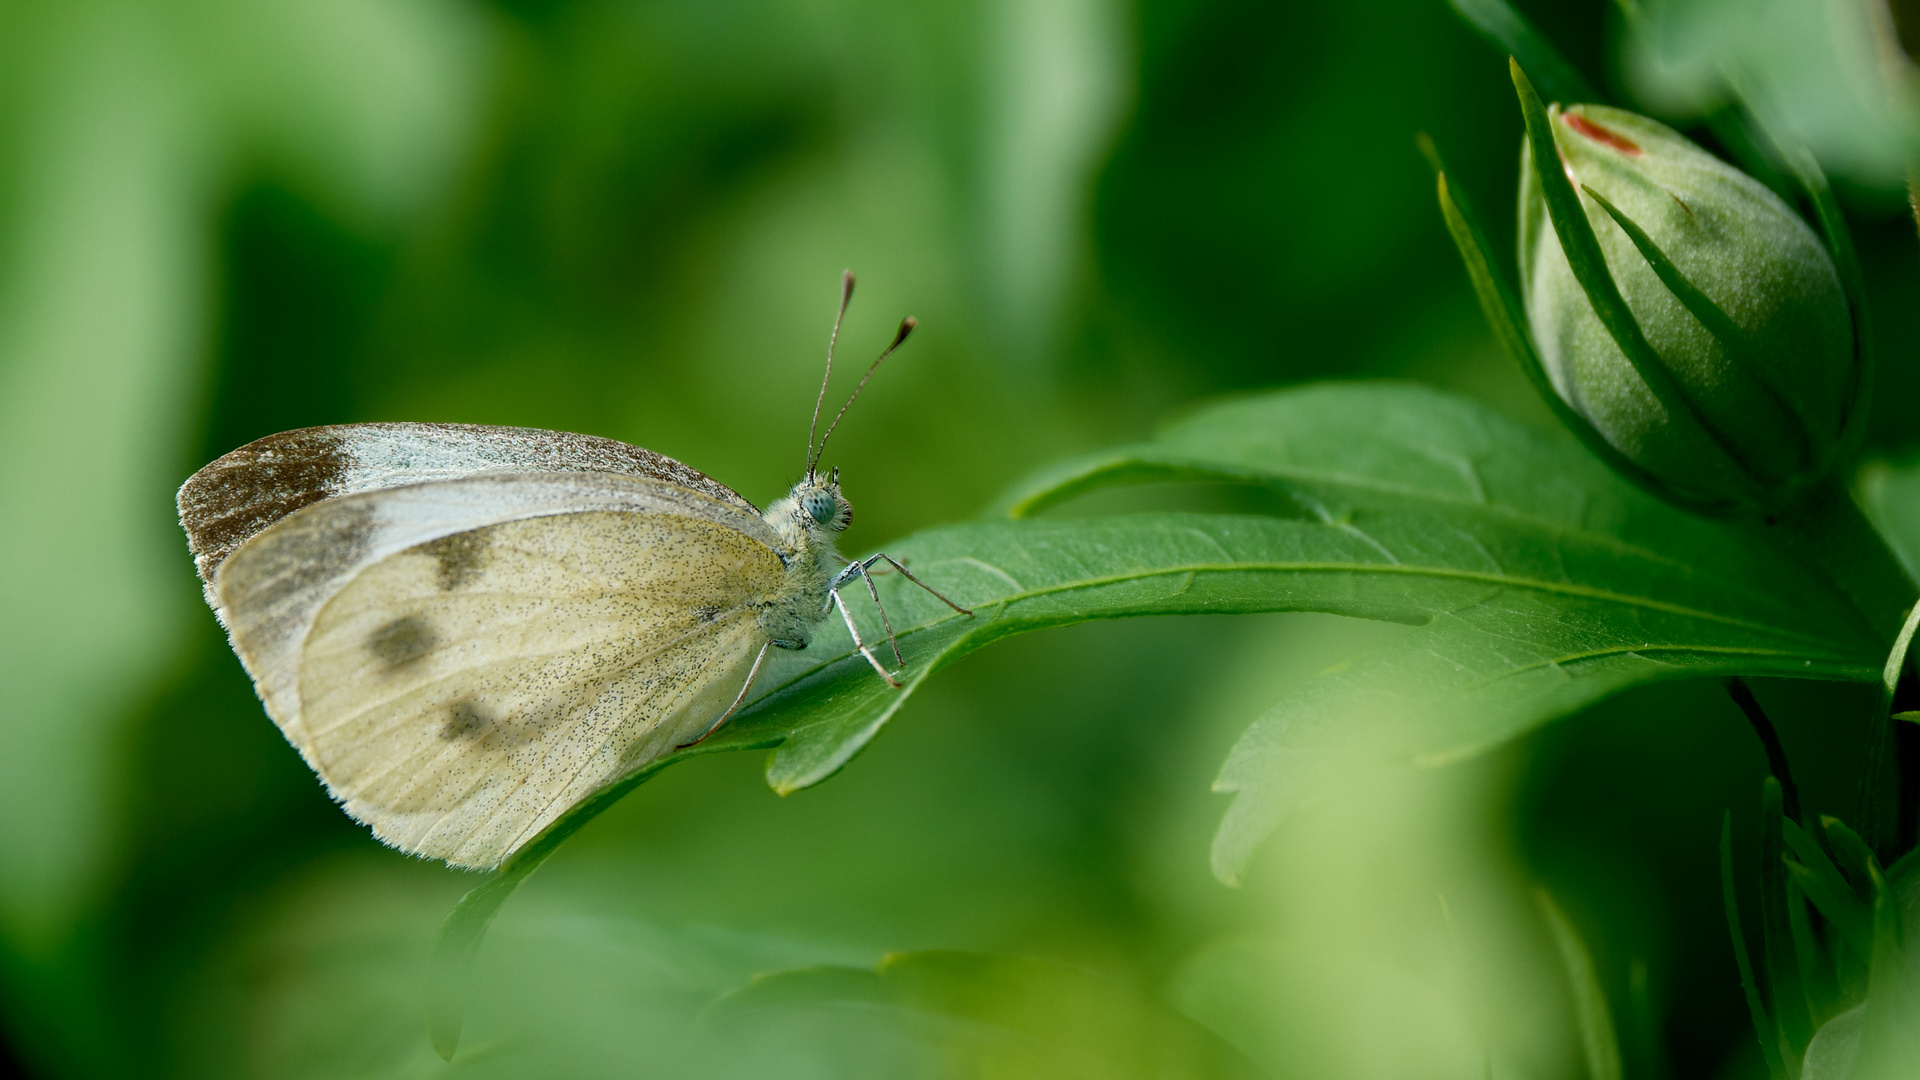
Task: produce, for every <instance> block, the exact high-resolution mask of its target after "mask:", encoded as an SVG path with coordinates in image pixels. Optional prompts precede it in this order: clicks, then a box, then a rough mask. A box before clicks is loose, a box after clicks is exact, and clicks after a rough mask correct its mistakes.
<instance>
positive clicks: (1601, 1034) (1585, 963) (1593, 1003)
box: [1534, 889, 1621, 1080]
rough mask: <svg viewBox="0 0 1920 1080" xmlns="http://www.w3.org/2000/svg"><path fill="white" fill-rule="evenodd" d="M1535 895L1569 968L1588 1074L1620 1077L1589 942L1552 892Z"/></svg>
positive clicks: (1616, 1044)
mask: <svg viewBox="0 0 1920 1080" xmlns="http://www.w3.org/2000/svg"><path fill="white" fill-rule="evenodd" d="M1534 897H1535V899H1536V900H1537V901H1538V902H1539V904H1540V912H1541V914H1543V915H1545V916H1546V920H1547V928H1548V929H1549V930H1551V931H1552V932H1553V942H1554V945H1555V946H1557V947H1558V948H1559V950H1560V964H1561V966H1562V967H1564V968H1565V969H1566V972H1567V983H1568V986H1569V989H1570V990H1571V991H1572V992H1573V1013H1574V1020H1575V1023H1576V1026H1577V1027H1578V1028H1579V1030H1580V1045H1581V1048H1582V1049H1584V1050H1585V1051H1586V1057H1587V1076H1588V1077H1589V1078H1590V1080H1620V1076H1621V1072H1620V1040H1619V1038H1618V1037H1617V1036H1616V1035H1615V1034H1614V1030H1613V1013H1612V1012H1611V1011H1610V1010H1609V1009H1608V1008H1607V992H1606V990H1605V989H1604V988H1602V987H1601V985H1600V976H1599V975H1598V974H1597V973H1595V971H1594V970H1593V956H1592V954H1590V953H1589V952H1587V944H1586V942H1584V941H1582V940H1581V939H1580V931H1578V930H1576V929H1574V926H1573V921H1572V920H1571V919H1568V918H1567V913H1566V912H1564V911H1562V910H1560V905H1559V904H1557V903H1555V902H1554V900H1553V897H1552V895H1550V894H1549V893H1548V892H1547V891H1546V890H1545V889H1540V890H1537V891H1536V892H1535V894H1534Z"/></svg>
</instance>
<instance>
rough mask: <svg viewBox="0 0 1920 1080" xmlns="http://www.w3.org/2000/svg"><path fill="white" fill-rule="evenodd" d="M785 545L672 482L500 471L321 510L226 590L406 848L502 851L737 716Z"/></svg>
mask: <svg viewBox="0 0 1920 1080" xmlns="http://www.w3.org/2000/svg"><path fill="white" fill-rule="evenodd" d="M777 544H778V541H777V538H775V537H774V536H773V534H772V533H771V531H770V530H769V529H768V528H767V526H766V525H765V523H764V522H763V521H762V520H761V519H760V518H758V517H756V516H753V515H751V514H749V513H745V512H742V511H741V510H739V509H738V508H736V507H735V506H733V505H732V504H731V503H730V502H723V501H720V500H717V499H714V498H710V497H708V496H706V495H704V494H702V493H699V492H696V491H690V490H688V489H686V488H683V487H679V486H677V485H674V484H671V483H666V482H663V481H659V480H653V479H642V478H629V477H620V476H606V475H592V474H556V475H546V476H540V475H535V476H481V477H473V478H468V479H464V480H451V481H442V482H437V483H429V484H421V485H415V486H411V487H404V488H394V489H388V490H382V491H374V492H369V493H365V494H360V495H354V496H347V497H342V498H337V499H329V500H326V501H323V502H320V503H315V504H312V505H309V506H307V507H305V508H303V509H301V510H298V511H296V512H294V513H292V514H290V515H288V516H287V517H286V518H285V519H284V520H282V521H280V522H278V523H276V524H274V525H273V526H270V527H269V528H267V529H266V530H264V531H262V532H261V533H259V534H258V535H256V536H254V537H253V538H252V539H250V540H248V541H246V542H245V543H244V544H242V545H241V546H240V547H239V548H237V549H236V550H235V551H234V552H233V554H232V555H230V556H229V557H228V558H227V560H226V561H225V562H223V563H222V565H221V566H220V567H219V569H218V572H217V574H216V577H215V581H214V586H215V587H214V589H213V590H212V591H214V592H215V593H216V594H217V596H218V598H219V602H220V606H221V610H222V614H223V616H224V617H225V618H226V620H227V622H228V626H229V629H230V631H231V633H232V636H233V640H234V645H235V649H236V651H238V652H239V654H240V656H241V658H242V660H243V661H245V662H246V665H247V668H248V670H249V672H250V673H251V674H253V676H254V679H255V682H256V685H257V686H258V687H259V689H260V691H261V696H262V698H263V699H264V700H266V702H267V705H268V710H269V712H270V713H272V715H273V717H274V719H275V721H276V722H278V723H279V724H280V726H281V728H282V730H283V731H285V732H286V734H287V737H288V739H289V740H290V741H292V742H293V743H294V745H295V746H296V747H298V748H299V749H300V751H301V753H302V755H303V756H305V757H306V759H307V760H308V762H309V763H310V764H312V765H313V767H314V768H315V770H316V771H318V772H319V773H320V775H321V777H322V778H323V779H324V780H325V781H326V783H327V785H328V787H329V789H330V790H331V791H332V792H333V794H334V795H335V797H336V798H338V799H340V800H341V801H342V802H343V803H344V804H345V806H346V808H347V809H348V811H349V812H351V813H352V814H353V815H354V816H355V817H357V818H359V819H360V820H362V821H365V822H367V823H368V824H370V825H371V826H373V829H374V831H375V833H376V834H378V835H379V836H380V837H381V838H382V839H384V840H386V841H387V842H389V843H391V844H394V845H395V846H396V847H400V848H402V849H404V850H407V851H411V852H415V853H417V854H422V855H428V856H431V857H435V858H444V859H446V860H448V861H449V862H452V863H455V864H457V865H464V866H492V865H495V864H497V863H498V862H499V861H500V860H501V859H502V858H504V857H505V856H506V855H507V854H509V853H511V852H512V851H513V850H514V849H515V848H517V847H518V846H519V845H520V844H522V843H524V842H525V841H526V840H527V839H530V838H531V837H532V836H533V835H534V834H536V833H537V832H538V831H539V830H540V829H541V828H543V827H545V825H546V824H548V823H550V822H551V821H552V820H553V819H554V818H556V817H558V816H559V814H560V813H562V812H564V810H565V809H566V808H567V807H568V806H570V805H572V804H573V803H574V802H577V801H578V800H579V799H580V798H581V797H584V796H585V795H586V794H587V793H589V792H590V791H592V790H593V789H594V788H596V787H598V786H599V785H600V784H602V783H604V782H605V781H606V780H608V779H611V778H612V777H613V776H614V775H617V774H618V773H620V772H622V771H624V770H625V769H627V768H630V767H631V766H632V765H634V764H637V763H639V762H643V761H646V760H650V759H651V758H653V757H656V756H658V755H660V754H662V753H665V752H667V751H668V750H670V749H671V748H672V747H673V746H674V745H676V744H677V743H679V742H684V741H686V740H687V739H690V738H692V737H693V736H695V735H698V734H699V732H700V730H701V729H702V728H704V726H705V724H707V723H708V722H710V721H711V720H712V719H713V718H714V717H715V716H718V715H719V713H720V711H721V710H723V709H724V708H725V707H726V705H727V703H728V702H729V701H730V700H731V699H732V697H733V695H734V694H735V693H737V692H738V691H739V688H740V682H741V680H742V679H743V678H744V677H745V668H744V665H745V663H746V662H747V661H748V660H750V659H751V655H752V652H753V651H754V650H755V649H756V648H757V647H758V645H759V641H760V638H759V631H758V626H757V621H756V619H755V615H756V614H757V608H756V606H755V605H756V604H759V603H762V602H764V600H765V598H767V597H769V596H772V595H773V594H774V593H776V592H777V591H778V590H779V588H780V585H781V578H782V574H783V572H784V567H783V562H782V559H781V557H780V555H779V554H778V553H777Z"/></svg>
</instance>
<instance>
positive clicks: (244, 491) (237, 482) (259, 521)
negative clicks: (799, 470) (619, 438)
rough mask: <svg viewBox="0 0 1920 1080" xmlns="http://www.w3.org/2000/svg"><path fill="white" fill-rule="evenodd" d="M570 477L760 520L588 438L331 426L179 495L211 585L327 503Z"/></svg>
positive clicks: (240, 462)
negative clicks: (608, 477) (400, 491)
mask: <svg viewBox="0 0 1920 1080" xmlns="http://www.w3.org/2000/svg"><path fill="white" fill-rule="evenodd" d="M572 472H587V473H608V474H614V475H621V476H637V477H642V478H645V479H652V480H659V481H663V482H665V483H668V484H672V485H674V486H675V487H680V488H685V489H687V490H689V491H694V492H698V493H700V494H702V495H705V496H707V497H708V498H711V499H713V500H715V501H717V502H722V503H726V504H728V505H730V506H733V507H734V508H735V509H739V510H743V511H745V512H747V513H749V514H753V515H755V516H758V515H759V513H760V512H759V511H758V510H756V509H754V507H753V504H752V503H750V502H748V501H747V500H745V499H743V498H741V497H740V496H739V495H738V494H736V493H735V492H734V491H733V490H732V489H731V488H729V487H727V486H726V485H725V484H722V483H720V482H719V481H717V480H715V479H713V478H712V477H709V476H706V475H705V474H703V473H701V472H699V471H697V470H695V469H691V468H689V467H687V466H685V465H682V464H681V463H679V462H678V461H675V460H673V459H672V458H670V457H666V456H664V455H661V454H656V453H654V452H653V451H651V450H643V449H641V448H640V447H638V446H629V445H628V444H626V443H623V442H616V441H614V440H613V439H603V438H600V437H598V436H594V435H575V434H571V433H568V432H564V431H542V430H539V429H536V428H515V427H491V426H486V425H481V424H334V425H331V426H328V427H312V428H301V429H299V430H297V431H283V432H280V433H279V434H277V435H269V436H267V437H266V438H264V439H257V440H255V441H253V442H250V443H248V444H247V445H245V446H243V447H241V448H240V449H238V450H235V451H233V452H231V453H229V454H227V455H225V456H223V457H221V458H220V459H218V460H217V461H214V462H213V463H211V464H209V465H208V466H207V467H205V468H203V469H201V470H200V471H199V472H196V473H194V474H193V476H192V477H191V478H189V479H188V480H187V482H186V483H185V484H183V485H181V488H180V494H179V498H178V503H179V507H180V523H181V525H182V526H183V527H185V529H186V530H187V545H188V546H189V547H190V548H191V549H192V550H193V560H194V565H195V567H196V568H198V570H199V571H200V578H201V580H202V581H206V582H211V581H212V580H213V572H214V570H215V568H217V567H218V566H219V565H220V564H221V563H222V562H223V561H225V560H226V557H227V556H228V555H230V554H232V553H233V551H234V549H236V548H238V547H239V546H240V545H241V544H243V543H245V542H246V541H247V540H248V539H249V538H250V537H252V536H254V535H255V534H257V533H259V532H260V531H261V530H263V529H266V528H267V527H269V526H271V525H272V524H273V523H275V522H276V521H279V520H280V519H281V518H283V517H285V516H287V515H288V514H291V513H293V512H294V511H296V510H299V509H301V508H302V507H306V506H310V505H312V504H314V503H317V502H320V501H322V500H325V499H337V498H343V497H346V496H349V495H358V494H362V493H364V492H369V491H379V490H383V489H387V488H395V487H404V486H407V485H411V484H421V483H429V482H432V481H436V480H456V479H462V478H465V477H469V476H478V475H483V474H495V473H516V474H528V473H572ZM208 600H209V602H212V600H213V597H212V595H211V593H209V595H208Z"/></svg>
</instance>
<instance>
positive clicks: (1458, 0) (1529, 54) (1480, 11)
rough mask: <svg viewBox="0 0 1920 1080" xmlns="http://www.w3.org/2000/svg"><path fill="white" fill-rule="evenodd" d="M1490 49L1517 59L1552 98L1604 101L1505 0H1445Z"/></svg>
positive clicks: (1557, 99)
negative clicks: (1490, 45) (1489, 44)
mask: <svg viewBox="0 0 1920 1080" xmlns="http://www.w3.org/2000/svg"><path fill="white" fill-rule="evenodd" d="M1447 3H1448V4H1449V5H1451V6H1452V8H1453V10H1454V11H1455V12H1456V13H1458V14H1459V16H1460V17H1461V18H1463V19H1465V20H1466V21H1467V22H1468V23H1469V24H1471V25H1472V26H1473V28H1474V29H1475V30H1478V31H1480V35H1481V36H1482V37H1484V38H1486V39H1487V41H1488V42H1490V43H1491V44H1492V45H1493V47H1494V48H1496V49H1499V50H1500V51H1501V52H1503V53H1506V54H1507V55H1509V56H1512V57H1514V58H1515V59H1517V60H1518V61H1519V62H1520V63H1521V64H1522V65H1523V66H1525V67H1526V69H1527V70H1528V71H1531V72H1533V73H1534V76H1535V77H1536V78H1538V79H1539V80H1540V86H1541V88H1543V89H1544V90H1546V92H1547V96H1548V97H1550V98H1552V99H1554V100H1555V101H1566V102H1574V101H1605V100H1606V98H1605V97H1603V96H1601V94H1600V92H1599V91H1597V90H1595V89H1594V88H1593V84H1592V83H1589V82H1588V81H1587V80H1586V78H1585V76H1583V75H1581V74H1580V72H1579V71H1578V70H1577V69H1576V68H1575V67H1574V66H1573V65H1572V64H1569V63H1567V62H1566V60H1565V59H1563V58H1562V57H1561V56H1560V52H1559V50H1557V49H1555V48H1554V47H1553V43H1552V42H1549V41H1548V40H1547V39H1546V38H1544V37H1541V36H1540V32H1539V31H1537V30H1535V29H1534V28H1533V24H1531V23H1529V22H1527V20H1526V17H1525V16H1523V15H1521V14H1520V13H1519V12H1518V11H1516V10H1514V7H1513V5H1512V4H1509V3H1507V2H1506V0H1447Z"/></svg>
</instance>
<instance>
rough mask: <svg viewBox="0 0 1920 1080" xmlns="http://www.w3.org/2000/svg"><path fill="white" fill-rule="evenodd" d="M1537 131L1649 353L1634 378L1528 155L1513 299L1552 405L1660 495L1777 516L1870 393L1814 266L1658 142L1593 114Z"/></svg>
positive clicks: (1804, 248)
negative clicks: (1546, 135)
mask: <svg viewBox="0 0 1920 1080" xmlns="http://www.w3.org/2000/svg"><path fill="white" fill-rule="evenodd" d="M1536 115H1537V114H1536ZM1546 119H1547V123H1548V126H1549V127H1550V129H1551V130H1552V132H1553V137H1554V141H1555V143H1556V144H1557V150H1558V152H1559V160H1560V163H1561V165H1562V167H1563V169H1564V172H1565V174H1566V177H1567V179H1569V180H1570V181H1572V187H1573V191H1574V193H1575V195H1576V197H1577V198H1578V199H1579V202H1580V206H1581V208H1582V209H1584V210H1585V212H1586V218H1587V221H1588V222H1589V223H1590V224H1591V225H1592V228H1593V232H1594V234H1595V236H1596V237H1597V239H1598V240H1599V249H1600V251H1601V252H1602V253H1603V254H1604V256H1605V261H1606V269H1607V271H1608V273H1609V274H1610V275H1611V277H1612V279H1613V282H1614V283H1615V285H1617V287H1618V289H1619V294H1620V297H1621V298H1622V299H1624V301H1625V304H1626V308H1627V309H1629V310H1630V311H1631V322H1633V323H1636V324H1638V327H1639V334H1640V336H1641V337H1642V338H1643V339H1644V345H1643V346H1642V347H1641V348H1640V351H1639V352H1638V353H1637V355H1639V356H1640V358H1641V360H1642V364H1641V366H1640V367H1638V368H1636V365H1635V363H1634V362H1633V361H1631V360H1630V359H1629V357H1628V355H1627V353H1626V352H1625V351H1623V349H1622V343H1621V342H1620V339H1619V334H1620V331H1621V327H1620V326H1619V325H1617V324H1616V325H1615V326H1614V329H1613V331H1611V332H1610V331H1609V329H1608V326H1607V325H1606V324H1605V323H1603V322H1602V320H1601V317H1600V316H1599V315H1597V314H1596V301H1594V300H1590V299H1589V294H1588V292H1587V290H1586V289H1585V288H1583V287H1582V284H1581V281H1580V280H1579V279H1578V278H1577V276H1576V274H1575V272H1574V269H1573V267H1572V266H1571V265H1570V264H1569V262H1568V259H1567V255H1566V249H1565V248H1563V246H1562V242H1561V237H1560V236H1559V235H1557V234H1556V231H1555V226H1554V222H1553V220H1552V218H1551V216H1550V214H1549V212H1548V204H1547V200H1546V197H1545V194H1546V193H1545V192H1544V191H1543V189H1542V185H1541V178H1540V176H1539V174H1538V173H1537V172H1536V170H1535V167H1534V158H1533V156H1532V152H1531V147H1529V148H1528V150H1527V151H1526V152H1524V153H1523V155H1522V159H1521V162H1522V163H1521V175H1520V274H1521V292H1522V296H1523V298H1524V302H1525V305H1526V310H1527V316H1528V321H1529V322H1530V323H1531V325H1532V333H1533V338H1534V343H1535V345H1536V347H1537V348H1538V350H1539V354H1540V362H1541V364H1542V366H1543V367H1544V368H1545V369H1546V373H1547V376H1548V378H1549V379H1551V381H1552V383H1553V386H1554V389H1555V390H1556V391H1557V392H1558V393H1559V395H1560V397H1561V398H1562V399H1563V400H1565V401H1566V403H1567V404H1568V405H1569V406H1571V407H1572V408H1573V409H1574V410H1575V411H1576V412H1578V413H1580V414H1581V415H1582V416H1584V417H1586V418H1587V420H1588V421H1589V422H1591V423H1592V424H1593V426H1594V428H1595V429H1596V430H1597V431H1598V432H1599V433H1600V435H1601V436H1602V437H1604V438H1605V439H1606V440H1607V442H1609V443H1611V444H1612V445H1613V446H1614V447H1615V448H1616V449H1618V450H1619V451H1620V453H1621V454H1622V455H1623V456H1625V457H1626V458H1627V459H1628V460H1629V461H1631V462H1632V463H1633V464H1635V465H1637V466H1639V467H1640V468H1641V469H1643V470H1645V472H1646V473H1647V474H1650V475H1651V477H1652V478H1653V479H1654V480H1655V481H1658V482H1659V483H1660V484H1663V485H1665V486H1666V487H1667V488H1668V489H1669V492H1670V493H1673V494H1677V495H1679V496H1680V497H1682V498H1683V499H1685V500H1687V501H1690V502H1694V503H1696V504H1699V505H1709V506H1714V507H1718V508H1722V509H1731V510H1743V511H1755V510H1774V509H1778V508H1780V507H1782V506H1784V505H1785V504H1786V503H1787V502H1789V501H1790V500H1792V499H1793V498H1794V497H1795V496H1796V495H1798V494H1799V493H1801V492H1803V491H1805V490H1806V489H1807V488H1809V487H1811V486H1812V485H1813V484H1815V483H1816V482H1818V481H1819V480H1821V479H1822V478H1823V477H1824V476H1825V475H1826V474H1827V473H1828V471H1829V470H1830V469H1831V468H1832V467H1833V465H1834V462H1835V460H1836V458H1837V457H1838V456H1839V451H1840V449H1841V444H1842V432H1843V429H1845V428H1846V427H1847V424H1848V421H1849V419H1850V418H1851V417H1852V416H1853V414H1854V412H1855V411H1856V410H1857V408H1858V406H1859V404H1860V398H1861V389H1862V387H1863V383H1864V379H1863V378H1862V377H1861V371H1860V367H1859V362H1858V354H1857V352H1856V349H1855V343H1854V330H1853V322H1852V319H1851V317H1850V314H1849V311H1848V307H1847V301H1846V296H1845V293H1844V291H1843V290H1842V288H1841V284H1840V278H1839V275H1838V273H1837V272H1836V271H1835V269H1834V265H1833V261H1832V260H1831V259H1830V258H1829V257H1828V255H1827V252H1826V249H1825V248H1824V247H1822V245H1821V243H1820V240H1819V239H1818V238H1817V237H1816V236H1815V235H1814V233H1813V231H1812V230H1811V229H1809V228H1808V227H1807V225H1806V223H1805V222H1803V221H1802V220H1801V219H1800V217H1799V216H1798V215H1797V214H1795V213H1794V212H1793V211H1792V210H1791V209H1790V208H1789V207H1788V206H1787V205H1786V204H1785V203H1783V202H1781V200H1780V199H1779V197H1778V196H1776V195H1775V194H1774V193H1773V192H1772V191H1769V190H1768V189H1767V188H1766V187H1764V186H1763V185H1761V184H1760V183H1759V182H1758V181H1756V180H1754V179H1753V178H1752V177H1749V176H1747V175H1746V174H1744V173H1742V172H1740V171H1739V170H1737V169H1735V168H1733V167H1732V166H1730V165H1727V164H1726V163H1724V162H1722V161H1720V160H1719V159H1718V158H1715V157H1714V156H1712V155H1711V154H1708V153H1707V152H1705V151H1703V150H1701V149H1700V148H1699V147H1697V146H1695V145H1694V144H1693V143H1691V142H1689V141H1687V139H1685V138H1684V137H1682V136H1681V135H1680V134H1679V133H1678V132H1675V131H1673V130H1672V129H1671V128H1668V127H1666V126H1665V125H1662V124H1659V123H1656V122H1654V121H1652V120H1649V119H1647V118H1646V117H1643V116H1638V115H1635V114H1633V113H1630V112H1625V111H1622V110H1620V109H1610V108H1606V107H1604V106H1599V105H1574V106H1570V107H1568V108H1566V109H1561V108H1560V107H1558V106H1555V107H1553V108H1551V109H1549V110H1547V112H1546ZM1564 220H1566V219H1563V221H1564ZM1575 220H1577V219H1575ZM1636 232H1637V233H1638V236H1637V237H1636V235H1635V233H1636ZM1569 246H1571V247H1574V248H1575V250H1576V251H1577V250H1578V246H1577V244H1576V245H1569ZM1588 284H1589V285H1591V284H1592V281H1591V280H1590V281H1589V282H1588ZM1627 336H1628V337H1629V338H1631V337H1632V334H1631V328H1628V333H1627ZM1626 344H1628V345H1632V344H1634V342H1632V341H1628V342H1627V343H1626ZM1645 346H1650V347H1651V351H1650V352H1648V351H1646V349H1645ZM1650 365H1657V367H1655V368H1654V369H1653V370H1651V371H1649V370H1648V367H1649V366H1650ZM1663 372H1664V374H1663Z"/></svg>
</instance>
